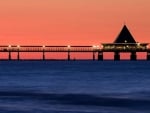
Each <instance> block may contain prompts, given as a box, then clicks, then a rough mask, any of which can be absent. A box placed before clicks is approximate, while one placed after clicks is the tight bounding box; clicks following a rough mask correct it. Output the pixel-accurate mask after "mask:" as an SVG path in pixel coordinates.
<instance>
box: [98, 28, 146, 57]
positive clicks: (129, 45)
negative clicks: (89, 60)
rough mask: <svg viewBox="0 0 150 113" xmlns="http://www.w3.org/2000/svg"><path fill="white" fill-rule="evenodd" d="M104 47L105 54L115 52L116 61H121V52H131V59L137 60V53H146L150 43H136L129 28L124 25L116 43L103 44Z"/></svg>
mask: <svg viewBox="0 0 150 113" xmlns="http://www.w3.org/2000/svg"><path fill="white" fill-rule="evenodd" d="M102 45H103V52H114V60H120V53H121V52H130V53H131V56H130V59H131V60H136V59H137V56H136V52H146V51H147V45H148V43H138V42H136V41H135V39H134V38H133V36H132V35H131V33H130V31H129V30H128V28H127V26H126V25H124V26H123V28H122V30H121V32H120V34H119V35H118V37H117V38H116V40H115V41H114V43H103V44H102ZM100 60H102V59H100Z"/></svg>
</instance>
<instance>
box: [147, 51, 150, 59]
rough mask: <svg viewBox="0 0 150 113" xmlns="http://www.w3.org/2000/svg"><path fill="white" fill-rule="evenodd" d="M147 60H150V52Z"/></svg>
mask: <svg viewBox="0 0 150 113" xmlns="http://www.w3.org/2000/svg"><path fill="white" fill-rule="evenodd" d="M147 60H150V52H147Z"/></svg>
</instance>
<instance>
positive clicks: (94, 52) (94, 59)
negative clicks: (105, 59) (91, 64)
mask: <svg viewBox="0 0 150 113" xmlns="http://www.w3.org/2000/svg"><path fill="white" fill-rule="evenodd" d="M94 60H95V52H93V61H94Z"/></svg>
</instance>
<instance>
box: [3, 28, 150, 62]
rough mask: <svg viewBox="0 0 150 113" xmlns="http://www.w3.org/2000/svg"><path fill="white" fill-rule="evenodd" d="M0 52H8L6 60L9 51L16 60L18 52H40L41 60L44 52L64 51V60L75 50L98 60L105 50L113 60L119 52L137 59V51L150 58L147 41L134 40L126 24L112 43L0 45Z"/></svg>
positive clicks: (44, 58) (9, 56)
mask: <svg viewBox="0 0 150 113" xmlns="http://www.w3.org/2000/svg"><path fill="white" fill-rule="evenodd" d="M0 52H1V53H8V59H6V60H12V55H11V53H17V59H16V60H21V58H20V52H21V53H27V52H29V53H30V52H36V53H42V59H41V60H48V59H46V54H45V53H52V52H56V53H58V54H59V53H66V54H67V58H66V60H74V59H71V53H72V52H76V53H82V54H83V53H92V54H93V58H92V59H93V60H96V55H97V60H99V61H102V60H104V55H103V54H104V53H105V52H113V53H114V60H120V53H130V60H137V54H136V53H137V52H146V53H147V60H150V49H149V47H148V43H139V42H136V41H135V39H134V38H133V36H132V35H131V33H130V31H129V30H128V28H127V26H126V25H124V26H123V28H122V30H121V32H120V33H119V35H118V37H117V38H116V39H115V41H114V42H113V43H101V44H100V45H92V46H80V45H79V46H71V45H66V46H59V45H58V46H49V45H38V46H32V45H30V46H29V45H28V46H26V45H0ZM33 59H34V58H33ZM33 59H30V60H33ZM55 59H57V58H55ZM0 60H2V59H0Z"/></svg>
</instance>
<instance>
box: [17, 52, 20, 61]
mask: <svg viewBox="0 0 150 113" xmlns="http://www.w3.org/2000/svg"><path fill="white" fill-rule="evenodd" d="M17 60H20V54H19V51H18V54H17Z"/></svg>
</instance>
